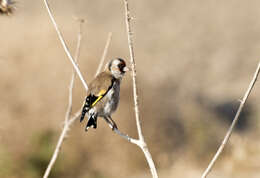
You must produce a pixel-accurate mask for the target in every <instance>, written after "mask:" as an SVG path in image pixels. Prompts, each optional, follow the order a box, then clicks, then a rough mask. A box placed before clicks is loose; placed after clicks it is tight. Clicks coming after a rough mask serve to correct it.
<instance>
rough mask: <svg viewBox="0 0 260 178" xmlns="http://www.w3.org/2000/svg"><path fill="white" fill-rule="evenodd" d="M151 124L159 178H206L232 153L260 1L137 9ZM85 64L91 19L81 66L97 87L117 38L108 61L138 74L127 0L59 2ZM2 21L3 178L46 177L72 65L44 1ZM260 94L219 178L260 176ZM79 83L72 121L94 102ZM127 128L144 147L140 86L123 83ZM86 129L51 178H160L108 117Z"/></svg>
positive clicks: (256, 53)
mask: <svg viewBox="0 0 260 178" xmlns="http://www.w3.org/2000/svg"><path fill="white" fill-rule="evenodd" d="M129 3H130V8H131V14H132V16H133V17H134V18H135V20H134V23H133V31H134V49H135V54H136V63H137V75H138V86H139V94H140V105H141V108H140V109H141V120H142V128H143V133H144V136H145V140H146V142H147V144H148V146H149V149H150V152H151V154H152V156H153V159H154V161H155V164H156V167H157V169H158V174H159V177H161V178H169V177H186V178H190V177H200V176H201V174H202V172H203V171H204V169H205V168H206V167H207V165H208V163H209V161H210V159H211V158H212V156H213V155H214V153H215V152H216V150H217V147H218V146H219V144H220V143H221V141H222V139H223V137H224V135H225V133H226V131H227V129H228V127H229V125H230V123H231V121H232V119H233V117H234V115H235V113H236V110H237V107H238V105H239V99H241V98H242V97H243V95H244V93H245V91H246V89H247V87H248V85H249V83H250V81H251V79H252V76H253V74H254V72H255V69H256V67H257V63H258V61H259V58H260V20H259V19H260V11H259V6H260V2H259V1H257V0H251V1H243V0H228V1H227V0H208V1H204V0H198V1H187V0H186V1H184V0H171V1H170V0H168V1H157V0H142V1H138V0H132V1H130V2H129ZM50 5H51V7H52V9H53V11H54V15H55V17H56V20H57V23H58V24H59V26H60V28H61V30H62V32H63V34H64V37H65V39H66V41H67V43H68V46H69V48H70V50H71V52H72V54H74V51H75V47H76V41H77V33H78V22H76V21H75V17H79V18H84V19H85V20H86V23H84V25H83V41H82V46H81V47H82V48H81V49H82V50H81V53H80V59H79V60H80V61H79V64H80V68H81V70H82V72H83V74H84V77H85V79H86V81H88V82H89V81H91V79H92V78H93V75H94V74H95V71H96V69H97V66H98V63H99V61H100V58H101V56H102V53H103V49H104V46H105V43H106V39H107V35H108V33H109V32H112V33H113V36H112V41H111V44H110V47H109V50H108V55H107V58H106V61H108V60H109V59H111V58H114V57H122V58H124V59H126V60H127V63H128V64H129V52H128V46H127V36H126V29H125V22H124V6H123V1H120V0H109V1H104V0H98V1H91V0H75V1H64V0H51V1H50ZM16 7H17V10H16V11H15V13H14V15H12V16H0V34H1V36H0V37H1V38H0V39H1V47H0V76H1V87H0V91H1V95H0V120H1V124H0V177H1V178H18V177H19V178H21V177H22V178H23V177H24V178H35V177H42V175H43V173H44V171H45V169H46V167H47V164H48V162H49V160H50V158H51V156H52V153H53V151H54V149H55V146H56V143H57V140H58V137H59V135H60V133H61V130H62V127H63V122H64V116H65V112H66V107H67V104H68V99H67V98H68V86H69V81H70V78H71V72H72V66H71V64H70V62H69V60H68V59H67V56H66V55H65V52H64V50H63V48H62V46H61V44H60V42H59V40H58V37H57V34H56V32H55V31H54V28H53V25H52V24H51V22H50V19H49V17H48V14H47V12H46V10H45V7H44V4H43V1H35V0H26V1H23V0H17V3H16ZM259 88H260V86H259V83H256V85H255V88H254V89H253V92H252V94H251V95H250V97H249V99H248V102H247V103H246V106H245V108H244V112H243V113H242V114H241V117H240V120H239V122H238V125H237V126H236V129H235V132H234V133H233V135H232V137H231V140H230V142H229V143H228V145H227V147H226V148H225V151H224V153H223V154H222V155H221V157H220V159H219V160H218V161H217V164H216V166H215V167H214V169H213V171H212V172H211V174H210V176H209V177H212V178H238V177H247V178H256V177H259V175H260V172H259V170H260V165H259V161H260V143H259V142H258V140H259V138H260V131H259V127H260V125H259V124H260V122H259V119H258V118H259V116H260V110H259V106H260V101H259V96H260V90H259ZM84 96H85V92H84V88H83V86H82V84H81V83H80V81H79V80H78V79H77V80H76V83H75V90H74V93H73V111H74V112H75V111H77V110H78V109H79V108H80V107H81V105H82V102H83V100H84ZM113 119H114V120H115V121H116V123H117V125H118V127H119V129H120V130H121V131H122V132H124V133H127V134H129V135H130V136H132V137H135V138H136V137H137V131H136V124H135V118H134V110H133V97H132V80H131V75H130V74H127V75H126V77H125V78H124V79H123V82H122V89H121V101H120V105H119V108H118V110H117V112H116V113H114V114H113ZM84 128H85V123H84V124H80V123H79V122H78V121H76V122H75V123H74V124H73V126H72V127H71V130H70V132H69V133H68V137H67V139H66V140H65V142H64V143H63V146H62V150H61V152H60V155H59V157H58V160H57V162H56V164H55V166H54V168H53V170H52V172H51V174H50V178H61V177H62V178H71V177H73V178H83V177H91V178H110V177H111V178H116V177H130V178H131V177H132V178H134V177H136V178H141V177H142V178H146V177H151V175H150V172H149V168H148V165H147V163H146V160H145V157H144V155H143V153H142V151H141V150H140V149H139V148H138V147H136V146H134V145H132V144H130V143H128V142H126V141H125V140H123V139H122V138H121V137H119V136H118V135H116V134H115V133H113V132H112V131H111V129H110V128H109V127H108V125H106V123H105V122H104V121H103V120H102V119H99V122H98V129H96V130H94V129H90V130H89V132H87V133H86V132H85V131H84Z"/></svg>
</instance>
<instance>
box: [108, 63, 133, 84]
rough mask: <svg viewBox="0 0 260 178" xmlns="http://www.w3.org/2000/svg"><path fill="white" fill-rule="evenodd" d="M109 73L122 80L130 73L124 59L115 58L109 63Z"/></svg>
mask: <svg viewBox="0 0 260 178" xmlns="http://www.w3.org/2000/svg"><path fill="white" fill-rule="evenodd" d="M108 71H109V72H111V74H112V75H113V76H114V77H115V78H117V79H121V78H122V77H123V76H124V74H125V72H127V71H129V68H128V67H126V63H125V61H124V60H123V59H121V58H115V59H112V60H111V61H110V62H109V63H108Z"/></svg>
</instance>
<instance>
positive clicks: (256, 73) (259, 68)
mask: <svg viewBox="0 0 260 178" xmlns="http://www.w3.org/2000/svg"><path fill="white" fill-rule="evenodd" d="M259 72H260V62H259V63H258V67H257V69H256V71H255V74H254V77H253V79H252V81H251V82H250V85H249V87H248V89H247V91H246V93H245V95H244V97H243V99H242V101H241V103H240V105H239V108H238V110H237V113H236V115H235V118H234V120H233V121H232V124H231V126H230V127H229V129H228V131H227V133H226V136H225V138H224V139H223V141H222V143H221V145H220V147H219V148H218V150H217V152H216V154H215V155H214V157H213V159H212V160H211V162H210V163H209V165H208V167H207V169H206V170H205V172H204V173H203V175H202V176H201V177H202V178H206V177H207V175H208V174H209V172H210V171H211V169H212V167H213V166H214V164H215V162H216V161H217V159H218V157H219V155H220V154H221V153H222V151H223V149H224V147H225V146H226V144H227V142H228V140H229V138H230V136H231V134H232V131H233V129H234V126H235V125H236V123H237V121H238V118H239V115H240V113H241V111H242V109H243V107H244V105H245V103H246V101H247V98H248V96H249V95H250V93H251V91H252V89H253V87H254V85H255V82H256V81H257V77H258V74H259Z"/></svg>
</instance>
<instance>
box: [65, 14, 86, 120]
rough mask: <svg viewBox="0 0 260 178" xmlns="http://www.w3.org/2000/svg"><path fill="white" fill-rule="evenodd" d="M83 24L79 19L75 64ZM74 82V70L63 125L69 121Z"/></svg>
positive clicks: (78, 53)
mask: <svg viewBox="0 0 260 178" xmlns="http://www.w3.org/2000/svg"><path fill="white" fill-rule="evenodd" d="M83 23H84V20H83V19H79V32H78V39H77V46H76V52H75V56H74V58H75V62H76V63H77V61H78V59H79V55H80V47H81V40H82V24H83ZM74 81H75V70H74V69H73V70H72V75H71V80H70V85H69V93H70V94H69V103H68V109H67V112H66V116H65V124H66V123H67V122H68V121H69V118H70V115H71V111H72V97H73V95H72V91H73V87H74Z"/></svg>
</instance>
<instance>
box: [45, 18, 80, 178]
mask: <svg viewBox="0 0 260 178" xmlns="http://www.w3.org/2000/svg"><path fill="white" fill-rule="evenodd" d="M79 22H80V24H79V33H78V40H77V47H76V52H75V60H76V61H75V62H77V60H78V58H79V54H80V46H81V39H82V29H81V28H82V23H83V22H84V20H80V21H79ZM74 80H75V70H73V72H72V76H71V81H70V85H69V101H68V108H67V112H66V115H65V123H64V127H63V130H62V132H61V135H60V137H59V140H58V143H57V145H56V148H55V151H54V153H53V155H52V158H51V160H50V163H49V165H48V167H47V169H46V171H45V173H44V176H43V178H47V177H48V176H49V174H50V172H51V169H52V167H53V165H54V163H55V162H56V159H57V157H58V154H59V152H60V149H61V146H62V143H63V141H64V138H65V137H66V135H67V132H68V131H69V128H70V125H71V124H72V123H73V122H74V121H75V120H76V119H77V118H78V117H79V115H80V113H81V109H80V110H79V111H78V112H77V113H76V114H75V116H74V117H72V118H71V119H70V117H71V111H72V96H73V86H74Z"/></svg>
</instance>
